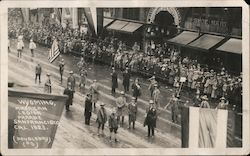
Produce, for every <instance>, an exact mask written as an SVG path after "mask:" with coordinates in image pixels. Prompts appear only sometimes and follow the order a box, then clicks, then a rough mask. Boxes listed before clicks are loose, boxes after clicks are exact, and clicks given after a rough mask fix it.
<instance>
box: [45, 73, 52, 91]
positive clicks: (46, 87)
mask: <svg viewBox="0 0 250 156" xmlns="http://www.w3.org/2000/svg"><path fill="white" fill-rule="evenodd" d="M44 92H45V93H51V92H52V89H51V80H50V73H47V80H46V81H45V84H44Z"/></svg>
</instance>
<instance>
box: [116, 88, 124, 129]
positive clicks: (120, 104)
mask: <svg viewBox="0 0 250 156" xmlns="http://www.w3.org/2000/svg"><path fill="white" fill-rule="evenodd" d="M115 103H116V107H117V116H118V123H119V125H120V127H121V126H123V123H124V115H125V112H126V107H127V103H126V97H125V93H124V91H121V96H120V97H118V98H117V99H116V101H115ZM121 117H122V121H121V122H120V118H121Z"/></svg>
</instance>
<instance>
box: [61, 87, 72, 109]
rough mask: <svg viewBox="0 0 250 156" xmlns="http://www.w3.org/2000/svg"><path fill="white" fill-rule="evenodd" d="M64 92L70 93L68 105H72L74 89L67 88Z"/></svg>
mask: <svg viewBox="0 0 250 156" xmlns="http://www.w3.org/2000/svg"><path fill="white" fill-rule="evenodd" d="M63 94H65V95H68V99H67V101H66V105H72V101H73V91H72V90H70V89H68V88H66V89H65V90H64V92H63Z"/></svg>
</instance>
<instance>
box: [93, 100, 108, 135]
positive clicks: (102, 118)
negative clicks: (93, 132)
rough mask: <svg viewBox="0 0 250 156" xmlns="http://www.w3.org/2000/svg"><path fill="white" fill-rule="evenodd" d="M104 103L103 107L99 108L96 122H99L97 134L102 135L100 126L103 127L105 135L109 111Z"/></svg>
mask: <svg viewBox="0 0 250 156" xmlns="http://www.w3.org/2000/svg"><path fill="white" fill-rule="evenodd" d="M104 105H105V104H104V103H103V102H102V103H101V104H100V106H101V108H100V109H99V110H98V113H97V119H96V122H97V123H98V129H97V135H98V136H99V135H100V133H99V132H100V128H101V129H102V135H104V132H103V130H104V125H105V123H106V122H107V111H106V109H105V108H104Z"/></svg>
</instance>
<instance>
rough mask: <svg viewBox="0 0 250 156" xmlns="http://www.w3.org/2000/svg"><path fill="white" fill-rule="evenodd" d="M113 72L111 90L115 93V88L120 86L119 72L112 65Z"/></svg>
mask: <svg viewBox="0 0 250 156" xmlns="http://www.w3.org/2000/svg"><path fill="white" fill-rule="evenodd" d="M112 70H113V71H112V73H111V77H112V90H111V94H112V95H115V89H116V88H118V81H117V77H118V74H117V72H116V71H115V67H112Z"/></svg>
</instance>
